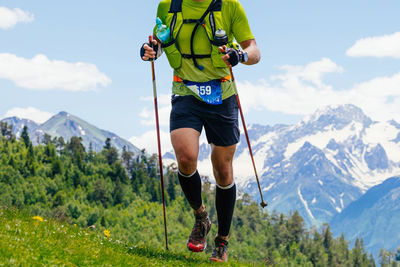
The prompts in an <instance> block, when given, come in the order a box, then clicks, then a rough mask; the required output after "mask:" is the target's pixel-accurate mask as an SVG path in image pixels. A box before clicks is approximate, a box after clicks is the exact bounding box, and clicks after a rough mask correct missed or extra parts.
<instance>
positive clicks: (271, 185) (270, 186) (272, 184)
mask: <svg viewBox="0 0 400 267" xmlns="http://www.w3.org/2000/svg"><path fill="white" fill-rule="evenodd" d="M274 185H275V182H273V183H271V184H270V185H269V186H267V187H264V188H263V191H268V190H270V189H271V188H272V187H273V186H274Z"/></svg>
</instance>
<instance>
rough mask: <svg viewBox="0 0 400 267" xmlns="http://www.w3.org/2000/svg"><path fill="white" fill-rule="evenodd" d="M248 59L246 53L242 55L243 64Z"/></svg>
mask: <svg viewBox="0 0 400 267" xmlns="http://www.w3.org/2000/svg"><path fill="white" fill-rule="evenodd" d="M248 59H249V57H248V56H247V52H244V53H243V62H246V61H247V60H248Z"/></svg>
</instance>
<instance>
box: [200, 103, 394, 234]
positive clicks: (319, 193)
mask: <svg viewBox="0 0 400 267" xmlns="http://www.w3.org/2000/svg"><path fill="white" fill-rule="evenodd" d="M248 132H249V137H250V140H251V145H252V148H253V153H254V156H255V161H256V165H257V170H258V174H259V177H260V182H261V188H262V190H263V195H264V199H265V200H267V201H268V202H269V206H268V209H269V210H270V211H272V210H277V211H279V212H285V213H287V212H290V211H294V210H296V209H297V210H299V211H300V213H301V215H302V216H303V217H304V218H305V220H306V222H307V223H308V224H309V225H310V224H314V225H317V226H318V225H321V224H322V223H324V222H329V221H330V220H331V219H332V218H333V217H334V216H335V215H336V214H338V213H340V212H341V211H342V210H343V209H344V208H345V207H346V206H347V205H348V204H350V203H351V202H352V201H354V200H356V199H358V198H359V197H360V196H361V195H362V194H363V193H364V192H365V191H366V190H368V189H369V188H370V187H371V186H374V185H377V184H379V183H381V182H383V181H384V180H385V179H387V178H388V177H392V176H395V175H398V174H400V124H398V123H397V122H395V121H388V122H377V121H372V120H371V119H370V118H369V117H367V116H366V115H365V114H364V113H363V112H362V110H361V109H360V108H358V107H356V106H354V105H350V104H348V105H341V106H330V107H326V108H325V109H322V110H318V111H317V112H315V113H314V114H311V115H309V116H307V117H305V118H304V119H303V120H302V121H300V122H299V123H297V124H295V125H275V126H273V127H272V126H261V125H251V126H250V127H249V128H248ZM207 147H208V145H207V144H202V147H201V148H200V151H201V152H203V151H204V152H205V153H200V155H199V160H200V161H199V164H198V168H199V171H200V172H201V173H202V174H203V175H209V176H210V177H212V169H211V163H210V160H209V153H210V149H207ZM234 174H235V180H236V183H237V184H238V185H239V187H240V188H241V189H242V190H244V191H245V192H247V193H249V194H250V195H252V196H253V197H254V198H256V199H257V200H259V199H260V196H259V193H258V187H257V184H256V179H255V176H254V171H253V167H252V165H251V161H250V156H249V152H248V148H247V143H246V139H245V136H244V134H242V136H241V141H240V143H239V144H238V147H237V151H236V154H235V159H234ZM211 180H212V179H211Z"/></svg>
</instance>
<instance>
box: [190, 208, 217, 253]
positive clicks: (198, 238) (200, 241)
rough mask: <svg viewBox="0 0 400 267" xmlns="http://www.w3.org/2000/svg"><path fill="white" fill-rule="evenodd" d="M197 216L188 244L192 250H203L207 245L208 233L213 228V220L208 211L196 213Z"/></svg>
mask: <svg viewBox="0 0 400 267" xmlns="http://www.w3.org/2000/svg"><path fill="white" fill-rule="evenodd" d="M195 217H196V221H195V223H194V226H193V229H192V233H191V234H190V236H189V240H188V241H187V244H186V245H187V247H188V249H189V250H190V251H192V252H202V251H204V250H205V249H206V247H207V234H208V232H210V229H211V221H210V219H209V218H208V214H207V211H204V212H202V213H200V214H196V215H195Z"/></svg>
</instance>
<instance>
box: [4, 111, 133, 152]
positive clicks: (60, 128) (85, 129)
mask: <svg viewBox="0 0 400 267" xmlns="http://www.w3.org/2000/svg"><path fill="white" fill-rule="evenodd" d="M2 121H5V122H7V123H8V124H10V125H12V126H13V132H14V134H15V135H16V136H17V137H19V136H20V134H21V132H22V129H23V127H24V126H25V125H26V126H27V127H28V129H29V136H30V138H31V140H32V142H33V143H34V144H37V143H38V141H39V142H40V140H43V136H44V134H46V133H47V134H49V135H51V136H52V137H60V136H61V137H63V138H64V139H65V140H66V141H67V140H69V139H70V138H71V137H72V136H78V137H81V138H82V140H83V142H82V143H83V145H84V146H85V147H86V149H88V148H89V145H90V143H91V144H92V149H93V150H94V151H96V152H99V151H101V150H102V149H103V146H104V143H105V141H106V139H107V138H110V139H111V145H112V146H114V147H116V148H117V149H118V150H119V151H122V149H123V147H124V146H126V147H127V149H128V150H130V151H132V152H134V153H135V154H136V153H138V152H139V149H138V148H137V147H136V146H134V145H133V144H132V143H130V142H129V141H127V140H125V139H123V138H121V137H119V136H117V135H116V134H114V133H112V132H108V131H105V130H101V129H99V128H97V127H96V126H94V125H92V124H90V123H88V122H86V121H84V120H82V119H80V118H78V117H76V116H74V115H71V114H69V113H67V112H65V111H62V112H60V113H58V114H56V115H54V116H53V117H51V118H50V119H49V120H47V121H46V122H44V123H43V124H36V123H35V122H33V121H31V120H27V119H21V118H17V117H11V118H5V119H3V120H2Z"/></svg>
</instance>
